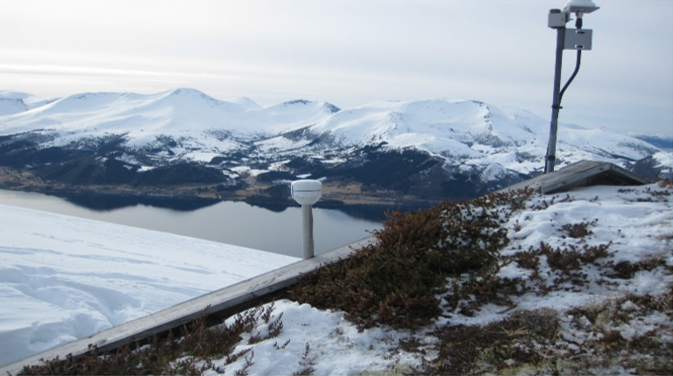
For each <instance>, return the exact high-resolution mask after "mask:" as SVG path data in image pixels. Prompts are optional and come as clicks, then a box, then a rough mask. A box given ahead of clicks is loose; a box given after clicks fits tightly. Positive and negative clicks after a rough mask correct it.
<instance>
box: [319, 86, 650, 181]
mask: <svg viewBox="0 0 673 376" xmlns="http://www.w3.org/2000/svg"><path fill="white" fill-rule="evenodd" d="M311 130H312V131H314V132H316V133H328V134H329V135H331V137H333V138H334V139H336V140H337V141H339V142H341V143H344V144H347V145H358V144H360V145H361V144H377V143H382V142H385V143H386V144H387V145H386V147H387V148H389V149H405V148H416V149H419V150H425V151H428V152H430V153H432V154H433V155H436V156H439V157H443V158H445V159H446V160H447V162H448V163H453V164H475V165H483V166H488V165H491V164H499V165H501V166H502V167H504V168H505V169H508V170H511V171H516V172H519V173H522V174H528V173H531V172H532V171H534V170H535V169H539V168H540V165H541V161H542V160H543V157H544V155H545V153H546V148H547V142H548V139H549V121H548V120H545V119H542V118H540V117H538V116H535V115H533V114H532V113H530V112H527V111H524V110H519V109H512V108H504V107H498V106H493V105H488V104H485V103H482V102H477V101H467V100H446V99H433V100H422V101H410V102H381V103H374V104H371V105H368V106H364V107H360V108H356V109H353V110H348V111H341V112H339V113H337V114H334V115H333V116H331V117H329V118H328V119H326V120H324V121H323V122H321V123H319V124H317V125H315V126H313V127H311ZM559 139H560V142H559V146H558V155H559V158H560V159H561V160H563V161H564V163H566V164H571V163H574V162H577V161H579V160H582V159H592V160H606V161H607V160H614V159H618V158H622V159H628V160H638V159H641V158H644V157H646V156H648V155H651V154H652V153H653V152H655V151H656V148H654V147H653V146H652V145H649V144H647V143H646V142H643V141H640V140H636V139H633V138H631V137H628V136H624V135H620V134H617V133H613V132H608V131H604V130H595V129H587V128H583V127H580V126H577V125H568V124H561V125H560V127H559ZM542 165H544V163H542Z"/></svg>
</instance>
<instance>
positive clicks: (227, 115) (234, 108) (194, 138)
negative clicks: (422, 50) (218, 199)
mask: <svg viewBox="0 0 673 376" xmlns="http://www.w3.org/2000/svg"><path fill="white" fill-rule="evenodd" d="M0 99H2V100H4V101H7V100H12V99H14V100H20V101H31V100H32V101H33V103H42V105H37V106H35V107H32V108H28V107H26V109H25V110H23V111H22V110H20V108H16V109H15V112H14V113H10V114H4V115H1V116H0V165H6V166H11V167H14V168H23V169H29V170H31V171H32V172H34V173H35V174H36V175H37V176H39V177H41V178H44V179H47V180H50V181H56V182H60V183H65V184H82V182H86V184H96V183H97V182H98V183H100V182H101V181H104V182H108V183H109V184H136V183H137V182H138V181H147V179H146V178H141V177H140V175H142V174H143V173H146V172H148V171H150V170H153V169H157V168H160V167H161V169H162V171H164V170H165V171H168V172H167V173H170V172H169V171H170V169H171V166H177V165H185V164H191V165H193V166H194V167H193V168H192V169H191V170H192V171H193V172H194V174H197V175H198V176H210V178H209V179H208V180H207V181H204V182H203V183H204V184H206V185H208V184H213V183H219V184H223V185H225V186H226V187H230V188H231V189H232V190H234V189H236V188H245V187H249V188H252V187H254V190H256V191H259V189H260V188H261V189H266V188H269V186H270V185H274V184H278V183H281V184H284V183H285V182H287V181H288V180H293V179H297V178H299V177H300V176H301V177H310V178H327V179H328V181H338V182H341V183H344V184H345V183H348V182H356V183H358V184H361V188H360V193H363V192H365V191H366V192H373V191H389V193H390V192H393V193H394V195H397V196H399V197H402V196H405V195H412V196H416V197H425V198H427V199H430V200H439V199H457V198H472V197H476V196H478V195H481V194H483V193H486V192H487V191H489V190H494V189H499V188H502V187H504V186H506V185H509V184H513V183H516V182H518V181H521V180H523V179H526V178H529V177H532V176H535V175H537V174H540V173H541V172H542V169H543V166H544V157H545V152H546V147H547V140H548V120H546V119H542V118H540V117H538V116H536V115H534V114H532V113H530V112H528V111H525V110H520V109H515V108H509V107H500V106H495V105H492V104H487V103H484V102H480V101H474V100H461V99H455V100H449V99H445V98H434V99H425V100H414V101H378V102H373V103H370V104H367V105H363V106H359V107H356V108H350V109H339V108H338V107H336V106H334V105H332V104H330V103H328V102H314V101H309V100H303V99H300V100H294V101H288V102H284V103H280V104H277V105H273V106H260V105H258V104H257V103H255V102H254V101H252V100H250V99H247V98H244V99H239V100H237V101H236V102H227V101H220V100H217V99H215V98H212V97H210V96H208V95H206V94H204V93H202V92H200V91H198V90H195V89H188V88H179V89H174V90H169V91H165V92H161V93H157V94H149V95H146V94H135V93H82V94H74V95H71V96H68V97H65V98H61V99H56V100H51V101H43V102H39V101H37V100H36V99H34V98H33V96H31V95H29V94H25V93H14V92H8V91H0ZM0 114H1V113H0ZM557 150H558V152H557V161H558V162H557V163H558V164H557V166H558V168H561V167H563V166H565V165H568V164H571V163H574V162H577V161H579V160H583V159H589V160H598V161H605V162H611V163H615V164H617V165H619V166H621V167H625V168H627V169H628V168H630V167H632V166H633V165H635V164H636V163H638V161H641V160H644V159H646V158H654V159H655V161H654V162H652V163H648V164H645V165H644V166H648V167H647V168H645V169H644V171H647V173H649V174H650V175H652V176H662V175H664V176H666V174H670V171H671V168H672V167H673V166H668V164H670V159H671V158H667V156H668V154H669V153H667V152H662V150H660V149H659V148H657V147H656V146H654V145H651V144H649V143H647V142H645V141H643V140H640V139H637V138H634V137H631V136H628V135H622V134H618V133H614V132H610V131H607V130H599V129H589V128H585V127H581V126H579V125H574V124H560V125H559V143H558V147H557ZM662 153H663V154H662ZM55 156H56V157H55ZM85 156H86V157H87V158H86V159H83V158H84V157H85ZM658 156H659V157H658ZM662 156H663V157H664V158H662ZM657 158H658V159H657ZM102 159H105V162H104V163H101V162H100V161H101V160H102ZM96 160H97V161H98V162H92V161H96ZM110 161H115V162H114V163H113V162H110ZM110 163H112V164H110ZM75 165H76V166H77V167H74V166H75ZM112 165H115V166H116V167H114V168H113V167H110V166H112ZM119 166H121V167H119ZM197 166H198V169H197V168H196V167H197ZM108 168H110V169H111V171H122V170H120V168H122V169H126V170H127V171H128V172H129V174H125V175H126V176H125V177H124V178H123V179H121V178H120V179H121V180H119V181H116V180H115V179H117V178H115V177H114V176H112V175H114V174H113V173H112V172H110V171H108V170H107V169H108ZM639 168H641V169H643V164H642V163H641V165H640V167H639ZM68 169H69V171H70V172H63V171H64V170H68ZM180 169H181V170H180V171H182V173H184V171H185V169H184V166H182V167H180ZM204 169H209V170H204ZM72 170H76V171H77V172H76V173H73V172H72ZM197 170H198V172H197ZM55 171H59V173H55ZM206 171H208V172H206ZM214 171H219V172H218V173H219V174H221V175H220V176H221V177H222V179H221V181H214V180H213V179H212V176H213V173H212V172H214ZM252 171H257V172H256V173H252ZM270 172H274V173H275V175H273V174H272V175H269V176H277V177H278V178H277V179H275V180H274V179H270V178H269V177H268V176H267V177H265V179H262V180H260V179H259V177H260V175H264V174H268V173H270ZM83 174H84V175H86V174H88V176H83ZM106 174H107V175H110V176H107V175H106ZM154 174H156V172H155V173H154ZM171 175H172V176H175V175H176V174H175V172H173V173H171ZM65 176H70V178H62V179H59V177H65ZM93 176H98V177H100V179H102V180H96V179H92V177H93ZM215 180H218V179H215ZM156 181H167V180H165V179H156ZM168 181H171V182H172V183H174V184H179V179H178V180H177V181H176V180H175V178H174V177H172V178H171V179H169V180H168ZM198 181H199V180H198V178H197V177H196V176H191V175H190V174H189V173H187V174H186V176H185V179H184V183H190V184H196V183H198ZM76 182H79V183H76ZM261 182H263V183H264V184H261V185H260V183H261ZM210 188H211V189H212V186H211V187H210ZM466 189H471V191H470V192H469V194H466V192H463V191H464V190H466ZM258 193H259V192H258Z"/></svg>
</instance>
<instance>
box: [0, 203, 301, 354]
mask: <svg viewBox="0 0 673 376" xmlns="http://www.w3.org/2000/svg"><path fill="white" fill-rule="evenodd" d="M0 223H1V224H2V226H0V366H2V365H5V364H7V363H10V362H13V361H17V360H20V359H22V358H25V357H27V356H29V355H32V354H35V353H38V352H41V351H44V350H46V349H49V348H51V347H54V346H57V345H60V344H63V343H67V342H70V341H73V340H75V339H78V338H83V337H86V336H88V335H91V334H93V333H96V332H99V331H101V330H104V329H107V328H110V327H112V326H115V325H119V324H121V323H123V322H126V321H129V320H132V319H135V318H138V317H141V316H145V315H148V314H151V313H153V312H156V311H159V310H161V309H163V308H167V307H170V306H172V305H175V304H177V303H181V302H183V301H186V300H189V299H191V298H194V297H196V296H199V295H203V294H205V293H209V292H211V291H215V290H217V289H220V288H223V287H225V286H229V285H232V284H234V283H237V282H240V281H243V280H245V279H248V278H252V277H254V276H257V275H260V274H263V273H265V272H268V271H270V270H273V269H277V268H279V267H282V266H285V265H287V264H290V263H293V262H295V261H298V260H297V259H295V258H292V257H288V256H283V255H278V254H275V253H268V252H263V251H258V250H254V249H248V248H242V247H237V246H231V245H226V244H220V243H214V242H208V241H204V240H199V239H194V238H188V237H182V236H177V235H173V234H168V233H162V232H155V231H149V230H142V229H138V228H133V227H126V226H120V225H115V224H109V223H103V222H97V221H91V220H86V219H80V218H75V217H68V216H63V215H58V214H52V213H46V212H41V211H35V210H31V209H24V208H19V207H14V206H7V205H0Z"/></svg>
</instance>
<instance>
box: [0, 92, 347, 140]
mask: <svg viewBox="0 0 673 376" xmlns="http://www.w3.org/2000/svg"><path fill="white" fill-rule="evenodd" d="M7 100H9V99H7ZM332 111H335V108H334V107H333V106H331V105H329V104H326V103H316V102H308V101H294V102H288V103H283V104H281V105H277V106H273V107H268V108H262V107H260V106H259V105H257V104H255V103H254V102H252V101H249V100H248V101H237V102H223V101H219V100H216V99H213V98H211V97H209V96H207V95H205V94H204V93H201V92H199V91H197V90H192V89H176V90H171V91H168V92H162V93H159V94H154V95H141V94H133V93H85V94H77V95H72V96H69V97H66V98H62V99H59V100H57V101H54V102H51V103H49V104H46V105H44V106H40V107H37V108H34V109H33V110H31V111H23V112H19V111H15V113H13V114H11V115H8V116H5V117H3V118H2V119H1V120H0V134H3V135H10V134H17V133H24V132H32V131H39V132H40V133H42V134H46V135H49V137H50V138H51V139H52V140H51V141H50V142H48V143H45V145H44V146H46V147H49V146H64V145H68V144H70V143H71V142H77V141H78V140H80V139H82V138H100V137H105V136H109V135H125V137H126V139H127V140H128V143H127V145H128V146H129V147H145V146H152V145H153V144H155V142H156V140H157V139H158V138H166V137H168V138H171V139H174V140H183V141H184V142H187V143H188V144H189V146H190V147H192V148H194V147H200V148H203V149H207V150H205V151H220V150H228V149H230V148H232V147H235V146H237V144H236V143H233V144H232V143H230V144H228V143H227V142H226V141H225V140H223V139H222V138H221V137H218V136H219V135H220V134H221V132H233V133H235V134H238V135H240V136H241V137H243V138H246V137H251V136H252V135H255V134H259V133H262V134H266V133H270V132H279V131H282V130H292V129H296V128H301V127H304V126H307V125H312V124H314V123H315V122H317V121H318V120H320V119H321V118H324V117H325V116H327V115H329V114H330V113H331V112H332Z"/></svg>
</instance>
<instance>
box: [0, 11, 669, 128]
mask: <svg viewBox="0 0 673 376" xmlns="http://www.w3.org/2000/svg"><path fill="white" fill-rule="evenodd" d="M565 2H566V1H565V0H511V1H510V0H409V1H396V0H214V1H204V0H189V1H186V0H185V1H182V0H178V1H172V0H131V1H126V0H115V1H103V0H100V1H99V0H81V1H74V0H62V1H53V0H20V1H19V0H0V5H1V7H0V35H1V36H2V37H1V38H0V90H3V89H4V90H15V91H23V92H28V93H31V94H35V95H40V96H59V97H60V96H66V95H71V94H76V93H82V92H101V91H112V92H136V93H145V94H150V93H156V92H160V91H165V90H170V89H174V88H179V87H188V88H194V89H198V90H201V91H203V92H205V93H206V94H208V95H210V96H212V97H215V98H217V99H221V100H230V99H233V98H236V97H243V96H245V97H249V98H251V99H253V100H254V101H256V102H258V103H260V104H262V105H272V104H278V103H280V102H283V101H287V100H293V99H309V100H316V101H327V102H330V103H332V104H334V105H336V106H338V107H341V108H352V107H356V106H360V105H364V104H367V103H369V102H373V101H378V100H412V99H428V98H436V97H442V98H449V99H454V98H464V99H475V100H481V101H484V102H487V103H490V104H494V105H503V106H511V107H517V108H523V109H526V110H529V111H531V112H533V113H535V114H537V115H539V116H541V117H543V118H548V117H549V116H550V114H551V100H552V84H553V73H554V50H555V43H556V31H554V30H552V29H549V28H547V14H548V12H549V9H551V8H563V6H564V5H565ZM594 2H595V3H596V5H598V6H600V7H601V9H599V10H598V11H596V12H594V13H592V14H589V15H586V16H585V18H584V28H586V29H593V30H594V36H593V50H592V51H588V52H585V53H583V56H582V67H581V70H580V73H579V75H578V76H577V78H576V80H575V81H574V82H573V84H572V85H571V86H570V88H569V89H568V91H567V92H566V94H565V97H564V99H563V107H564V108H563V110H562V111H561V116H560V121H561V122H565V123H575V124H579V125H583V126H587V127H592V128H599V127H605V128H607V129H610V130H614V131H617V132H639V133H658V134H662V135H668V136H673V0H595V1H594ZM568 27H574V22H570V23H569V24H568ZM563 63H564V78H563V81H564V82H565V80H567V78H568V77H569V76H570V73H571V72H572V70H573V68H574V65H575V52H574V51H566V52H565V53H564V60H563Z"/></svg>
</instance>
